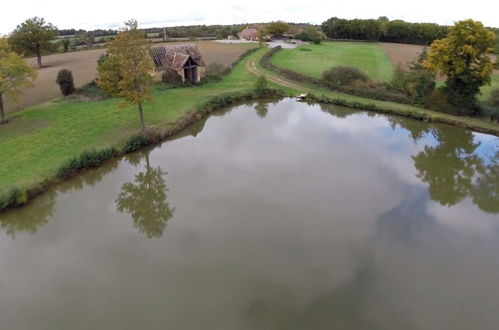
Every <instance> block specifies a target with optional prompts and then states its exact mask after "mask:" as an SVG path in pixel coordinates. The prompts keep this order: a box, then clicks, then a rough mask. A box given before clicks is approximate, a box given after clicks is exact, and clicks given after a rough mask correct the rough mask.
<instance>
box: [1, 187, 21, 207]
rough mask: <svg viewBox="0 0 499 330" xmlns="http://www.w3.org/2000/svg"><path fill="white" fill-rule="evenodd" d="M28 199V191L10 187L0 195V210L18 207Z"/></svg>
mask: <svg viewBox="0 0 499 330" xmlns="http://www.w3.org/2000/svg"><path fill="white" fill-rule="evenodd" d="M27 201H28V193H27V192H26V190H21V189H19V188H12V189H11V190H10V191H9V192H7V193H6V194H4V195H2V196H0V210H2V209H5V208H8V207H18V206H21V205H24V204H26V202H27Z"/></svg>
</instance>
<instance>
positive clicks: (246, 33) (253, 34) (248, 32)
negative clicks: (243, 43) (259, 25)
mask: <svg viewBox="0 0 499 330" xmlns="http://www.w3.org/2000/svg"><path fill="white" fill-rule="evenodd" d="M239 36H240V37H243V38H246V39H251V38H257V37H258V30H257V29H256V28H250V27H247V28H245V29H244V30H242V31H241V32H240V33H239Z"/></svg>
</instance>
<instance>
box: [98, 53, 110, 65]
mask: <svg viewBox="0 0 499 330" xmlns="http://www.w3.org/2000/svg"><path fill="white" fill-rule="evenodd" d="M108 58H109V53H105V54H102V55H101V56H99V59H98V60H97V65H98V66H101V65H102V64H104V62H105V61H106V60H107V59H108Z"/></svg>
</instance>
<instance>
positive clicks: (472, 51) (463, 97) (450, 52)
mask: <svg viewBox="0 0 499 330" xmlns="http://www.w3.org/2000/svg"><path fill="white" fill-rule="evenodd" d="M494 40H495V35H494V33H492V32H491V31H489V30H487V29H486V28H485V27H484V26H483V24H482V23H481V22H476V21H473V20H471V19H469V20H465V21H460V22H457V23H456V24H455V25H454V26H453V27H452V28H451V29H450V32H449V34H448V36H447V37H446V38H443V39H439V40H435V41H434V42H433V43H432V44H431V47H430V51H429V53H428V57H427V59H426V60H425V61H424V62H423V66H424V67H425V68H426V69H428V70H431V71H433V72H435V73H439V74H442V75H445V76H446V77H447V80H446V83H445V87H444V92H445V93H446V95H447V97H448V100H449V103H451V104H452V105H454V106H456V107H457V108H458V109H461V110H459V112H460V113H459V114H462V115H470V114H473V112H474V111H475V109H476V103H477V95H478V94H479V93H480V87H482V86H484V85H485V84H490V75H491V74H492V70H493V65H492V62H491V59H490V57H489V54H490V53H491V52H492V51H493V46H494Z"/></svg>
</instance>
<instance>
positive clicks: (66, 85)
mask: <svg viewBox="0 0 499 330" xmlns="http://www.w3.org/2000/svg"><path fill="white" fill-rule="evenodd" d="M56 83H58V84H59V88H60V89H61V92H62V95H64V96H68V95H69V94H73V93H74V91H75V85H74V81H73V74H72V73H71V71H69V70H66V69H62V70H60V71H59V73H58V74H57V79H56Z"/></svg>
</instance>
